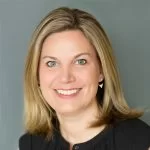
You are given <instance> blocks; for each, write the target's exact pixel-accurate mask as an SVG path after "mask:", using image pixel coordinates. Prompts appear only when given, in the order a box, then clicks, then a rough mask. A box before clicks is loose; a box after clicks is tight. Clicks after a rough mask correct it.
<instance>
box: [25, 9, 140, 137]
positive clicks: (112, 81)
mask: <svg viewBox="0 0 150 150" xmlns="http://www.w3.org/2000/svg"><path fill="white" fill-rule="evenodd" d="M66 30H80V31H81V32H82V33H83V34H84V36H85V37H86V38H87V39H88V40H89V42H90V43H91V44H92V45H93V47H94V49H95V52H96V54H97V56H98V59H99V61H100V65H101V67H102V70H103V74H104V88H103V90H100V89H99V90H98V92H97V102H98V106H99V111H100V114H101V115H100V118H99V119H98V121H97V122H95V123H94V124H93V126H99V125H102V124H111V123H113V121H115V120H120V119H127V118H136V117H139V116H141V115H142V112H138V111H136V110H134V109H130V108H129V106H128V105H127V103H126V101H125V98H124V95H123V91H122V88H121V85H120V79H119V76H118V71H117V67H116V65H115V59H114V57H113V53H112V46H111V44H110V41H109V39H108V37H107V35H106V33H105V31H104V29H103V27H102V26H101V25H100V23H99V22H98V21H97V20H96V19H95V17H94V16H92V15H91V14H89V13H87V12H85V11H82V10H79V9H70V8H67V7H61V8H57V9H55V10H53V11H51V12H50V13H49V14H48V15H47V16H46V17H45V18H44V19H43V20H42V21H41V22H40V24H39V25H38V26H37V28H36V30H35V32H34V34H33V36H32V39H31V41H30V45H29V52H28V56H27V59H26V64H25V79H24V101H25V127H26V131H27V132H29V133H32V134H44V135H47V136H49V137H51V135H52V131H53V130H54V129H55V128H56V121H55V120H57V116H56V115H55V112H54V110H52V108H51V107H50V106H49V105H48V104H47V103H46V101H45V100H44V98H43V96H42V94H41V91H40V88H39V76H38V74H39V59H40V54H41V49H42V44H43V42H44V40H45V39H46V38H47V37H48V36H49V35H51V34H53V33H57V32H62V31H66ZM101 92H103V93H101ZM99 95H102V96H101V100H100V99H99Z"/></svg>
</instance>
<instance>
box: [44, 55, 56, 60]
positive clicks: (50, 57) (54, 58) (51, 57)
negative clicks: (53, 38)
mask: <svg viewBox="0 0 150 150" xmlns="http://www.w3.org/2000/svg"><path fill="white" fill-rule="evenodd" d="M46 58H49V59H53V60H57V58H56V57H53V56H43V57H42V59H46Z"/></svg>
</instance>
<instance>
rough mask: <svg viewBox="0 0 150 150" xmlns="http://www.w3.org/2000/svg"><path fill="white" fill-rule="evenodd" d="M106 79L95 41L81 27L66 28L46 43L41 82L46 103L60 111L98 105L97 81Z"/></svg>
mask: <svg viewBox="0 0 150 150" xmlns="http://www.w3.org/2000/svg"><path fill="white" fill-rule="evenodd" d="M102 80H103V74H102V71H101V69H100V67H99V61H98V59H97V57H96V53H95V50H94V48H93V47H92V45H91V44H90V43H89V41H88V40H87V39H86V38H85V36H84V35H83V33H82V32H81V31H78V30H76V31H74V30H73V31H63V32H59V33H54V34H52V35H50V36H49V37H47V39H46V40H45V41H44V43H43V47H42V52H41V57H40V65H39V82H40V88H41V91H42V94H43V96H44V98H45V100H46V101H47V103H48V104H49V105H50V106H51V107H52V108H53V109H54V110H55V111H56V113H58V114H66V115H67V114H75V113H79V112H81V111H85V110H87V109H95V107H97V106H96V93H97V89H98V82H99V81H102Z"/></svg>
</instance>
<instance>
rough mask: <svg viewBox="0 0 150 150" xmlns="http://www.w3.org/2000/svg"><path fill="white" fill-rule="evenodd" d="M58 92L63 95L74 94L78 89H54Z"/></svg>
mask: <svg viewBox="0 0 150 150" xmlns="http://www.w3.org/2000/svg"><path fill="white" fill-rule="evenodd" d="M56 91H57V92H58V93H59V94H63V95H71V94H75V93H77V92H78V91H79V89H74V90H56Z"/></svg>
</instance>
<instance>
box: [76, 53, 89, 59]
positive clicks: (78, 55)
mask: <svg viewBox="0 0 150 150" xmlns="http://www.w3.org/2000/svg"><path fill="white" fill-rule="evenodd" d="M82 55H87V56H91V53H87V52H85V53H80V54H77V55H76V56H75V57H74V58H78V57H80V56H82Z"/></svg>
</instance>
